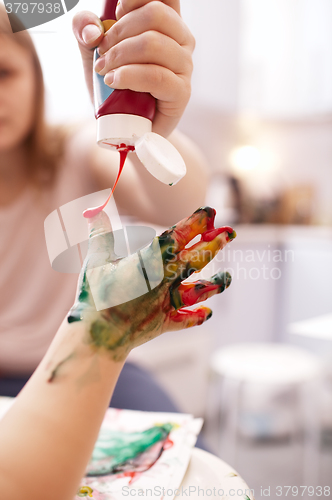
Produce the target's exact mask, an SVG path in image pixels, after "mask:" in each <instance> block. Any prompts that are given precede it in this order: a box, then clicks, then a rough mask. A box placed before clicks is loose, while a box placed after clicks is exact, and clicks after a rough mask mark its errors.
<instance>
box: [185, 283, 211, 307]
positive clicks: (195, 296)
mask: <svg viewBox="0 0 332 500" xmlns="http://www.w3.org/2000/svg"><path fill="white" fill-rule="evenodd" d="M187 286H188V288H187V287H186V288H187V289H186V290H185V291H184V292H183V293H182V302H183V304H184V305H185V306H193V305H194V304H196V302H198V300H199V298H200V297H201V296H202V295H204V294H205V293H207V292H211V291H213V290H218V288H220V285H212V284H210V285H209V284H207V285H204V286H202V287H197V285H195V284H193V286H192V287H190V288H189V285H187Z"/></svg>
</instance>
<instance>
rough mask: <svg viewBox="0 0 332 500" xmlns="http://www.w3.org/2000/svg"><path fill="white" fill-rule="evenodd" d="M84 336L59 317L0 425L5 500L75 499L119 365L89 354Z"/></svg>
mask: <svg viewBox="0 0 332 500" xmlns="http://www.w3.org/2000/svg"><path fill="white" fill-rule="evenodd" d="M85 336H86V332H85V326H84V323H83V322H77V323H73V324H71V325H69V324H68V323H67V320H64V322H63V324H62V325H61V327H60V329H59V331H58V333H57V335H56V337H55V339H54V342H53V343H52V345H51V347H50V349H49V350H48V352H47V354H46V356H45V358H44V359H43V361H42V363H41V364H40V365H39V367H38V369H37V370H36V372H35V373H34V374H33V376H32V377H31V379H30V380H29V382H28V384H27V385H26V386H25V387H24V389H23V390H22V392H21V393H20V394H19V396H18V397H17V400H16V402H15V403H14V405H13V407H12V408H11V409H10V410H9V412H8V413H7V414H6V415H5V417H4V418H3V420H2V421H1V423H0V443H1V446H0V488H1V492H2V494H3V498H6V500H16V499H18V498H28V499H30V498H31V499H32V498H33V499H34V500H39V499H40V500H44V499H45V498H47V499H48V500H52V499H53V498H54V499H58V498H59V497H61V499H62V500H66V499H68V500H72V498H73V497H74V496H75V493H76V490H77V486H78V484H79V481H80V479H81V478H82V476H83V475H84V471H85V467H86V465H87V462H88V460H89V458H90V456H91V453H92V450H93V446H94V443H95V441H96V439H97V436H98V432H99V428H100V425H101V423H102V420H103V417H104V414H105V411H106V409H107V407H108V404H109V401H110V398H111V395H112V392H113V390H114V386H115V384H116V381H117V378H118V376H119V373H120V371H121V368H122V366H123V362H115V361H113V360H112V359H111V357H110V356H109V355H108V354H107V353H106V352H105V351H101V350H98V351H97V350H96V349H92V347H91V346H90V345H89V344H88V343H86V341H85ZM72 353H74V354H73V355H72V356H71V357H70V358H68V361H67V362H66V363H64V364H63V365H61V364H60V365H59V362H61V360H63V359H66V358H67V357H68V356H70V355H71V354H72ZM57 365H58V366H59V369H58V370H57V372H56V377H55V378H54V379H53V380H52V378H53V377H54V367H55V366H57ZM38 471H39V472H40V473H39V474H38Z"/></svg>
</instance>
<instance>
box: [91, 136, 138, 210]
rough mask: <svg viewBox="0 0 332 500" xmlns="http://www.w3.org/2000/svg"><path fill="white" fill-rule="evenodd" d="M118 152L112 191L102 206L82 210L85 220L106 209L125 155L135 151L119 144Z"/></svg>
mask: <svg viewBox="0 0 332 500" xmlns="http://www.w3.org/2000/svg"><path fill="white" fill-rule="evenodd" d="M118 151H119V153H120V166H119V172H118V175H117V178H116V179H115V182H114V186H113V187H112V191H111V193H110V195H109V197H108V198H107V200H106V201H105V203H104V204H103V205H100V206H99V207H93V208H88V209H87V210H84V212H83V217H85V218H86V219H91V217H94V216H95V215H97V214H99V212H101V211H102V210H103V209H104V208H105V207H106V205H107V203H108V202H109V201H110V199H111V198H112V195H113V193H114V189H115V188H116V185H117V183H118V180H119V179H120V175H121V172H122V170H123V167H124V164H125V161H126V158H127V155H128V153H129V151H135V147H134V146H126V145H125V144H120V146H118Z"/></svg>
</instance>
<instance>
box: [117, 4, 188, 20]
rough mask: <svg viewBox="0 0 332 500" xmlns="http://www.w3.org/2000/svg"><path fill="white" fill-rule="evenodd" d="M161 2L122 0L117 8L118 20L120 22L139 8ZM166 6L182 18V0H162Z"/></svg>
mask: <svg viewBox="0 0 332 500" xmlns="http://www.w3.org/2000/svg"><path fill="white" fill-rule="evenodd" d="M155 1H157V2H158V1H161V0H120V1H119V2H118V5H117V7H116V18H117V19H118V20H119V19H121V17H123V16H124V15H126V14H128V12H131V11H132V10H135V9H138V8H139V7H143V5H146V4H147V3H150V2H155ZM162 2H163V3H164V4H165V5H168V6H169V7H171V8H172V9H174V10H175V11H176V12H177V13H178V14H179V16H181V12H180V0H162Z"/></svg>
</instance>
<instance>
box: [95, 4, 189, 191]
mask: <svg viewBox="0 0 332 500" xmlns="http://www.w3.org/2000/svg"><path fill="white" fill-rule="evenodd" d="M116 6H117V0H106V3H105V8H104V13H103V15H102V16H101V21H102V22H103V25H104V29H105V32H106V31H108V30H109V29H110V28H111V27H112V26H113V24H114V23H115V22H116V15H115V11H116ZM98 57H99V54H98V52H97V50H95V53H94V62H95V61H96V60H97V59H98ZM93 84H94V86H93V88H94V104H95V116H96V119H97V142H98V144H99V146H101V147H105V148H112V149H117V150H120V151H121V150H125V151H135V152H136V154H137V156H138V158H139V159H140V161H141V162H142V163H143V165H144V166H145V167H146V169H147V170H148V171H149V172H150V173H151V174H152V175H153V176H154V177H156V178H157V179H158V180H160V181H161V182H163V183H165V184H170V185H173V184H175V183H176V182H178V181H179V180H180V179H181V178H182V177H183V176H184V175H185V174H186V166H185V163H184V161H183V158H182V157H181V155H180V153H179V152H178V151H177V150H176V148H175V147H174V146H173V145H172V144H171V143H170V142H168V141H167V140H166V139H165V138H164V137H162V136H160V135H158V134H155V133H154V132H151V129H152V120H153V118H154V115H155V110H156V101H155V98H154V97H153V96H152V95H151V94H148V93H143V92H134V91H132V90H129V89H124V90H122V89H121V90H120V89H111V88H110V87H109V86H108V85H106V84H105V83H104V77H103V76H101V75H99V74H98V73H96V72H95V71H93Z"/></svg>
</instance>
